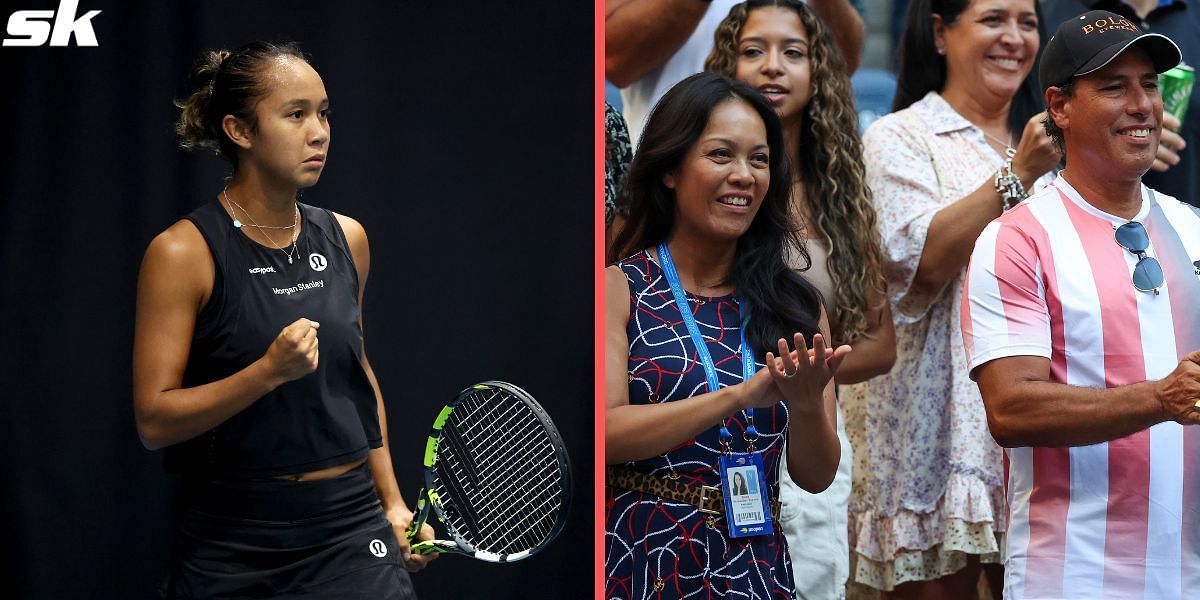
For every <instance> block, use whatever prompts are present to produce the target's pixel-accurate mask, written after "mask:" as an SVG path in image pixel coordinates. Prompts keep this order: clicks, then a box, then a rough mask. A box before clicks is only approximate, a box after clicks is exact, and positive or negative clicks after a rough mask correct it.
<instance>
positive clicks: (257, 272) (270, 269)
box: [250, 267, 275, 275]
mask: <svg viewBox="0 0 1200 600" xmlns="http://www.w3.org/2000/svg"><path fill="white" fill-rule="evenodd" d="M274 272H275V267H254V268H253V269H250V274H251V275H260V274H262V273H274Z"/></svg>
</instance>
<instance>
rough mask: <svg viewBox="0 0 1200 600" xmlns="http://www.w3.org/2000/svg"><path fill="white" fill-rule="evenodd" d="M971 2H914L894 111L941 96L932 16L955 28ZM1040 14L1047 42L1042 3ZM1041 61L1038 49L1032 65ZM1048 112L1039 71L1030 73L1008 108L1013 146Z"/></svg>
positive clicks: (941, 66) (941, 70)
mask: <svg viewBox="0 0 1200 600" xmlns="http://www.w3.org/2000/svg"><path fill="white" fill-rule="evenodd" d="M971 1H972V0H912V1H911V2H910V3H909V5H908V14H907V15H906V16H905V19H904V33H903V34H902V35H901V37H900V54H899V58H898V60H899V66H898V67H897V73H899V75H898V77H897V82H896V97H895V98H894V99H893V100H892V110H893V111H896V110H901V109H905V108H908V107H909V105H911V104H912V103H913V102H916V101H917V100H920V99H921V98H924V97H925V94H927V93H929V92H940V91H942V88H943V87H945V86H946V57H945V56H942V55H940V54H938V52H937V44H936V43H935V41H934V37H933V15H939V16H941V17H942V22H943V23H945V24H946V25H952V24H953V23H954V22H955V21H957V20H958V16H959V15H960V14H962V12H963V11H964V10H966V9H967V7H968V6H970V4H971ZM1033 7H1034V10H1035V11H1037V20H1038V37H1039V39H1046V36H1045V35H1044V31H1045V25H1044V24H1043V23H1042V3H1041V1H1040V0H1037V1H1035V2H1034V3H1033ZM1041 57H1042V47H1041V45H1040V44H1039V45H1038V51H1037V56H1035V57H1034V61H1033V64H1035V65H1036V64H1038V62H1039V61H1040V60H1041ZM1045 108H1046V105H1045V99H1043V98H1042V94H1041V90H1039V89H1038V85H1037V69H1030V70H1029V74H1028V75H1026V76H1025V80H1024V81H1022V82H1021V87H1019V88H1017V93H1015V94H1013V99H1012V104H1011V105H1010V106H1009V108H1008V128H1009V130H1010V131H1012V133H1013V136H1015V137H1014V141H1013V143H1014V144H1015V143H1016V141H1017V140H1020V139H1021V133H1022V132H1023V131H1025V123H1026V122H1027V121H1029V118H1030V117H1032V116H1033V115H1036V114H1037V113H1039V112H1041V111H1042V110H1043V109H1045Z"/></svg>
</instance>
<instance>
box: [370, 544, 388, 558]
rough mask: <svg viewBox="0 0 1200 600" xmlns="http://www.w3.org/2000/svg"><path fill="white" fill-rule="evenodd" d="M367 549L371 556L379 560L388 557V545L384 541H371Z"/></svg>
mask: <svg viewBox="0 0 1200 600" xmlns="http://www.w3.org/2000/svg"><path fill="white" fill-rule="evenodd" d="M367 549H368V550H370V551H371V554H374V555H375V556H377V557H379V558H383V557H385V556H387V544H384V543H383V541H382V540H371V543H370V544H368V545H367Z"/></svg>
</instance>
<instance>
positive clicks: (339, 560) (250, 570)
mask: <svg viewBox="0 0 1200 600" xmlns="http://www.w3.org/2000/svg"><path fill="white" fill-rule="evenodd" d="M164 597H166V598H172V599H179V600H182V599H185V598H188V599H190V598H344V599H348V600H354V599H358V598H362V599H364V600H365V599H367V598H370V599H373V600H374V599H386V600H415V599H416V594H415V593H414V592H413V588H412V582H411V580H410V579H409V577H408V572H407V571H405V569H404V561H403V559H402V558H401V556H400V550H399V548H398V547H397V542H396V535H395V532H394V530H393V529H392V526H391V524H390V523H389V522H388V520H387V518H386V517H385V516H384V514H383V507H382V506H381V505H380V503H379V496H378V495H377V494H376V492H375V485H374V482H373V480H372V479H371V472H370V470H369V469H368V468H367V465H366V464H365V463H364V464H363V465H362V466H360V467H357V468H355V469H353V470H351V471H349V472H347V473H345V474H343V475H340V476H338V477H334V478H331V479H322V480H317V481H308V482H295V481H289V480H284V479H253V480H217V481H202V482H189V483H188V484H186V485H185V486H184V503H183V507H182V511H181V515H180V519H179V526H178V528H177V529H176V536H175V548H174V560H173V561H172V566H171V572H170V574H169V579H168V581H167V583H166V585H165V594H164Z"/></svg>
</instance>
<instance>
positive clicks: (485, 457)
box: [436, 393, 563, 553]
mask: <svg viewBox="0 0 1200 600" xmlns="http://www.w3.org/2000/svg"><path fill="white" fill-rule="evenodd" d="M499 395H500V396H504V397H503V398H502V399H501V400H502V401H496V398H497V396H498V394H496V393H492V394H486V395H483V394H479V395H472V396H470V397H467V398H464V399H463V400H462V401H461V402H460V403H459V405H458V406H456V408H455V412H454V414H453V416H452V418H451V422H450V423H447V424H446V426H445V427H444V428H443V431H442V438H443V442H444V444H443V445H442V446H441V447H440V448H439V452H438V467H437V471H439V472H440V473H439V476H438V480H439V481H438V482H437V486H436V487H437V488H439V489H438V493H439V494H440V495H442V496H443V512H444V516H445V517H446V520H447V521H448V522H447V525H448V526H450V527H452V528H453V529H454V530H455V531H456V533H457V534H458V535H460V536H462V537H463V538H464V539H466V540H468V541H469V542H470V543H471V544H472V545H473V546H476V547H477V548H478V549H481V550H485V551H488V552H496V553H512V552H519V551H521V550H527V549H530V548H533V547H536V546H537V545H538V544H539V543H541V542H542V541H543V540H545V539H546V538H547V537H548V536H549V534H550V533H551V532H552V530H553V529H554V525H555V523H556V522H557V517H558V512H559V511H560V510H561V508H562V495H563V475H562V473H561V471H560V466H559V461H558V457H557V455H556V452H555V446H554V444H553V443H552V442H551V440H550V439H549V438H548V436H547V435H546V434H545V430H544V428H543V427H542V425H541V422H540V421H539V419H538V418H537V415H536V414H535V413H534V412H533V411H532V410H531V409H530V408H529V407H527V406H526V405H525V404H524V403H522V402H516V401H513V400H512V399H509V398H507V396H506V394H502V393H501V394H499Z"/></svg>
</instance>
